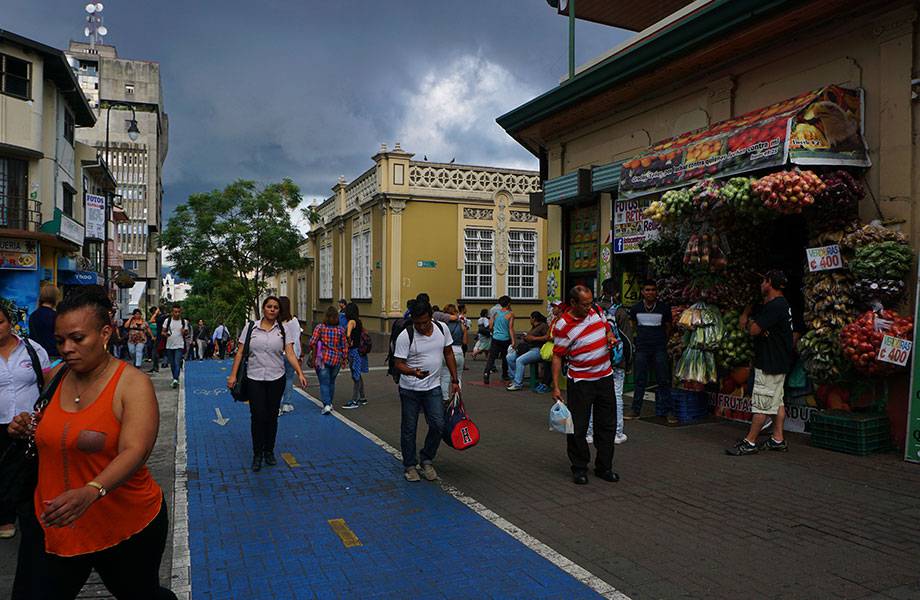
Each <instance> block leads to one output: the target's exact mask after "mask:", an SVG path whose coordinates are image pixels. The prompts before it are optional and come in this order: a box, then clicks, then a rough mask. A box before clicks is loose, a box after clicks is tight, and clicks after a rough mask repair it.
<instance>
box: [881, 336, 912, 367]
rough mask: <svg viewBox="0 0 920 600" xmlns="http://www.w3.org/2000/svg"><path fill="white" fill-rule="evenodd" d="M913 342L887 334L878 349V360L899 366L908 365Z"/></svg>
mask: <svg viewBox="0 0 920 600" xmlns="http://www.w3.org/2000/svg"><path fill="white" fill-rule="evenodd" d="M912 346H913V342H911V341H910V340H902V339H901V338H896V337H891V336H890V335H886V336H885V337H883V338H882V345H881V347H879V349H878V360H880V361H882V362H887V363H891V364H894V365H899V366H902V367H903V366H906V365H907V359H908V357H910V349H911V347H912Z"/></svg>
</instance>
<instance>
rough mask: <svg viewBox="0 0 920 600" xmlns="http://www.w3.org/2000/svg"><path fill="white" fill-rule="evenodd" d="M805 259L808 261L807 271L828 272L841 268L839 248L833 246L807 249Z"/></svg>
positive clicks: (835, 245) (841, 260) (841, 261)
mask: <svg viewBox="0 0 920 600" xmlns="http://www.w3.org/2000/svg"><path fill="white" fill-rule="evenodd" d="M805 259H806V260H807V261H808V270H809V271H811V272H812V273H814V272H815V271H830V270H831V269H840V268H842V267H843V259H842V258H841V257H840V246H838V245H837V244H833V245H831V246H821V247H820V248H808V249H807V250H805Z"/></svg>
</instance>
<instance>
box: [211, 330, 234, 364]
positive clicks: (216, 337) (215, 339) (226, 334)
mask: <svg viewBox="0 0 920 600" xmlns="http://www.w3.org/2000/svg"><path fill="white" fill-rule="evenodd" d="M229 341H230V330H229V329H227V326H226V325H224V322H223V321H220V320H218V321H217V327H215V328H214V333H213V334H211V343H213V344H214V348H215V351H214V356H216V357H217V358H219V359H220V360H224V357H226V356H227V342H229Z"/></svg>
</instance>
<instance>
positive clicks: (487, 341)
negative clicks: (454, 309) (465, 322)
mask: <svg viewBox="0 0 920 600" xmlns="http://www.w3.org/2000/svg"><path fill="white" fill-rule="evenodd" d="M491 345H492V332H491V331H489V311H488V310H486V309H485V308H484V309H482V310H481V311H479V319H478V320H477V321H476V344H475V345H474V346H473V356H472V359H473V360H476V357H477V356H479V355H480V354H482V353H485V355H486V356H488V355H489V347H490V346H491Z"/></svg>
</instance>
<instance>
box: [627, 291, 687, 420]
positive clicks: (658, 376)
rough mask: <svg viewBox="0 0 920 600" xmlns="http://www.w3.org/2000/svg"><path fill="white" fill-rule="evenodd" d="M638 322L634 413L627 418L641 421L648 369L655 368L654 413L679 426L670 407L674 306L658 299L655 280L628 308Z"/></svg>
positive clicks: (634, 363) (630, 413) (634, 362)
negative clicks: (669, 339) (669, 351)
mask: <svg viewBox="0 0 920 600" xmlns="http://www.w3.org/2000/svg"><path fill="white" fill-rule="evenodd" d="M629 313H630V316H631V317H632V318H633V320H634V321H635V322H636V356H635V359H634V361H633V366H634V368H635V377H636V387H635V390H634V391H633V403H632V411H631V412H629V413H628V414H626V415H624V416H623V418H624V419H638V418H639V416H640V415H641V413H642V401H643V400H644V397H645V386H646V385H647V384H648V371H649V368H650V367H652V366H654V367H655V382H656V383H657V388H656V390H655V414H656V415H657V416H659V417H661V416H665V417H667V419H668V423H677V417H676V416H675V415H674V414H673V407H672V406H671V365H670V363H669V362H668V336H670V334H671V307H670V306H668V305H667V304H665V303H664V302H660V301H659V300H658V287H657V286H656V284H655V282H654V281H652V280H649V281H646V282H645V283H643V284H642V300H641V301H640V302H639V303H637V304H636V305H635V306H633V307H632V308H630V309H629Z"/></svg>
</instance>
